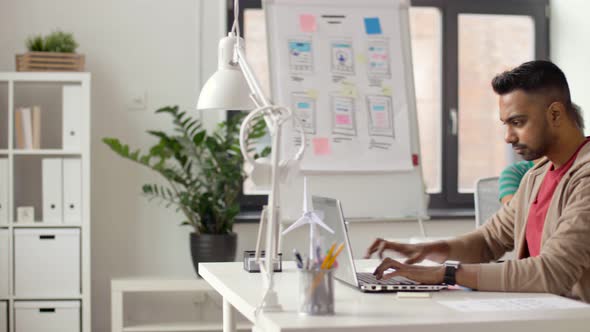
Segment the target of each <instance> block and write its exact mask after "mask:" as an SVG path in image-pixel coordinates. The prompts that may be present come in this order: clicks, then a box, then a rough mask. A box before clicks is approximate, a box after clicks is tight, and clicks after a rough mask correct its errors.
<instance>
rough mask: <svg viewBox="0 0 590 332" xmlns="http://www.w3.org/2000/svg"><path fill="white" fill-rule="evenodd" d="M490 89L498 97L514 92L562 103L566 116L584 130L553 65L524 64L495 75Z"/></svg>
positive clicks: (567, 89)
mask: <svg viewBox="0 0 590 332" xmlns="http://www.w3.org/2000/svg"><path fill="white" fill-rule="evenodd" d="M492 87H493V88H494V91H495V92H496V93H497V94H499V95H504V94H507V93H510V92H512V91H515V90H522V91H524V92H526V93H533V94H539V95H543V96H551V97H553V98H555V99H556V100H555V101H560V102H561V103H563V105H564V106H565V108H566V110H567V114H568V116H570V118H571V119H572V120H573V121H574V123H575V124H576V126H578V128H580V129H584V119H583V118H582V112H581V110H580V107H578V106H577V105H575V104H574V103H572V99H571V97H570V88H569V86H568V84H567V79H566V78H565V75H564V74H563V72H562V71H561V69H559V67H557V66H556V65H555V64H554V63H552V62H550V61H544V60H536V61H529V62H525V63H523V64H522V65H520V66H518V67H516V68H514V69H512V70H508V71H505V72H503V73H502V74H498V75H496V77H494V79H493V80H492Z"/></svg>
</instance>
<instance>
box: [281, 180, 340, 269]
mask: <svg viewBox="0 0 590 332" xmlns="http://www.w3.org/2000/svg"><path fill="white" fill-rule="evenodd" d="M323 218H324V215H323V212H322V211H313V205H312V202H311V197H310V196H309V195H308V193H307V176H305V177H303V216H301V218H299V219H297V221H295V222H294V223H292V224H291V226H289V227H287V229H285V230H284V231H283V235H285V234H287V233H289V232H290V231H292V230H294V229H296V228H299V227H301V226H303V225H307V224H309V259H310V260H311V261H312V262H313V261H315V259H316V257H315V254H316V252H315V250H314V246H315V245H316V241H317V239H316V225H320V226H321V227H322V228H324V229H325V230H327V231H328V232H330V233H331V234H334V231H333V230H332V229H331V228H330V227H328V225H326V224H325V223H324V221H323V220H322V219H323Z"/></svg>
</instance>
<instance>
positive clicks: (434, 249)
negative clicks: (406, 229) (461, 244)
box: [365, 238, 450, 264]
mask: <svg viewBox="0 0 590 332" xmlns="http://www.w3.org/2000/svg"><path fill="white" fill-rule="evenodd" d="M385 250H393V251H396V252H398V253H400V254H402V255H403V256H405V257H407V258H408V259H407V260H406V261H405V263H406V264H415V263H420V262H421V261H423V260H425V259H429V260H431V261H434V262H438V263H442V262H444V261H446V260H447V258H448V257H449V250H450V249H449V245H448V244H447V243H446V242H444V241H439V242H432V243H420V244H406V243H397V242H389V241H385V240H383V239H380V238H378V239H376V240H375V242H373V244H371V246H370V247H369V249H367V253H366V254H365V258H371V255H373V254H374V253H375V252H377V254H378V256H379V258H380V259H383V252H384V251H385Z"/></svg>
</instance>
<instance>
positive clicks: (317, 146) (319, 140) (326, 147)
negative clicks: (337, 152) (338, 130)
mask: <svg viewBox="0 0 590 332" xmlns="http://www.w3.org/2000/svg"><path fill="white" fill-rule="evenodd" d="M312 143H313V154H315V155H316V156H325V155H329V154H331V153H332V149H331V147H330V140H329V139H328V138H326V137H315V138H313V140H312Z"/></svg>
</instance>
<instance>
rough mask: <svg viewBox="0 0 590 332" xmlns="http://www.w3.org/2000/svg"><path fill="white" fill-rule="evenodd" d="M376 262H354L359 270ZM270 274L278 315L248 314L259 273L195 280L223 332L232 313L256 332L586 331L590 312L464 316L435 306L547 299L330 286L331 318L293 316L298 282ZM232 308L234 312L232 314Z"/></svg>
mask: <svg viewBox="0 0 590 332" xmlns="http://www.w3.org/2000/svg"><path fill="white" fill-rule="evenodd" d="M377 262H378V261H376V260H372V261H366V260H363V261H359V262H358V265H359V267H360V268H361V269H362V268H367V267H370V266H375V264H376V263H377ZM283 267H284V269H283V272H282V273H276V274H275V284H276V289H277V290H278V296H279V302H280V303H281V305H282V306H283V311H282V312H276V313H261V314H260V315H259V317H258V319H256V317H255V316H254V310H255V308H256V306H257V305H258V303H259V301H260V299H261V296H262V288H263V285H262V278H261V275H260V274H259V273H248V272H245V271H244V270H243V268H242V263H201V264H199V271H200V274H201V276H202V277H203V278H204V279H205V280H206V281H207V282H209V284H210V285H211V286H212V287H213V288H214V289H215V290H216V291H218V292H219V293H220V294H221V296H223V315H224V318H223V320H224V325H223V328H224V331H226V332H231V331H235V320H234V316H235V311H234V310H235V309H237V310H238V311H239V312H241V313H242V314H243V315H244V316H245V317H246V318H247V319H248V320H250V321H251V322H252V323H254V325H255V326H254V328H253V330H256V331H269V332H274V331H305V330H307V331H309V330H313V331H320V330H321V331H334V332H336V331H338V332H341V331H364V332H367V331H409V332H430V331H432V332H441V331H456V332H463V331H465V332H467V331H477V332H498V331H519V332H529V331H530V332H543V331H548V332H549V331H550V332H555V331H568V332H569V331H588V329H589V326H590V308H584V309H560V310H552V311H548V310H538V311H520V312H514V311H512V312H506V311H504V312H476V313H464V312H459V311H455V310H453V309H451V308H448V307H446V306H444V305H442V304H440V303H438V302H437V300H451V299H455V300H460V299H467V298H470V299H493V298H508V297H552V296H554V295H549V294H522V293H491V292H468V291H443V292H438V293H433V294H432V298H430V299H398V298H397V297H396V295H395V294H394V293H380V294H364V293H361V292H360V291H358V290H357V289H356V288H352V287H350V286H347V285H345V284H343V283H341V282H339V281H335V293H336V295H335V296H336V298H335V311H336V314H335V315H334V316H304V315H300V314H298V313H297V301H298V287H299V285H298V278H297V277H298V276H297V271H296V268H295V265H294V264H293V262H285V264H284V265H283ZM234 308H235V309H234Z"/></svg>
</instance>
